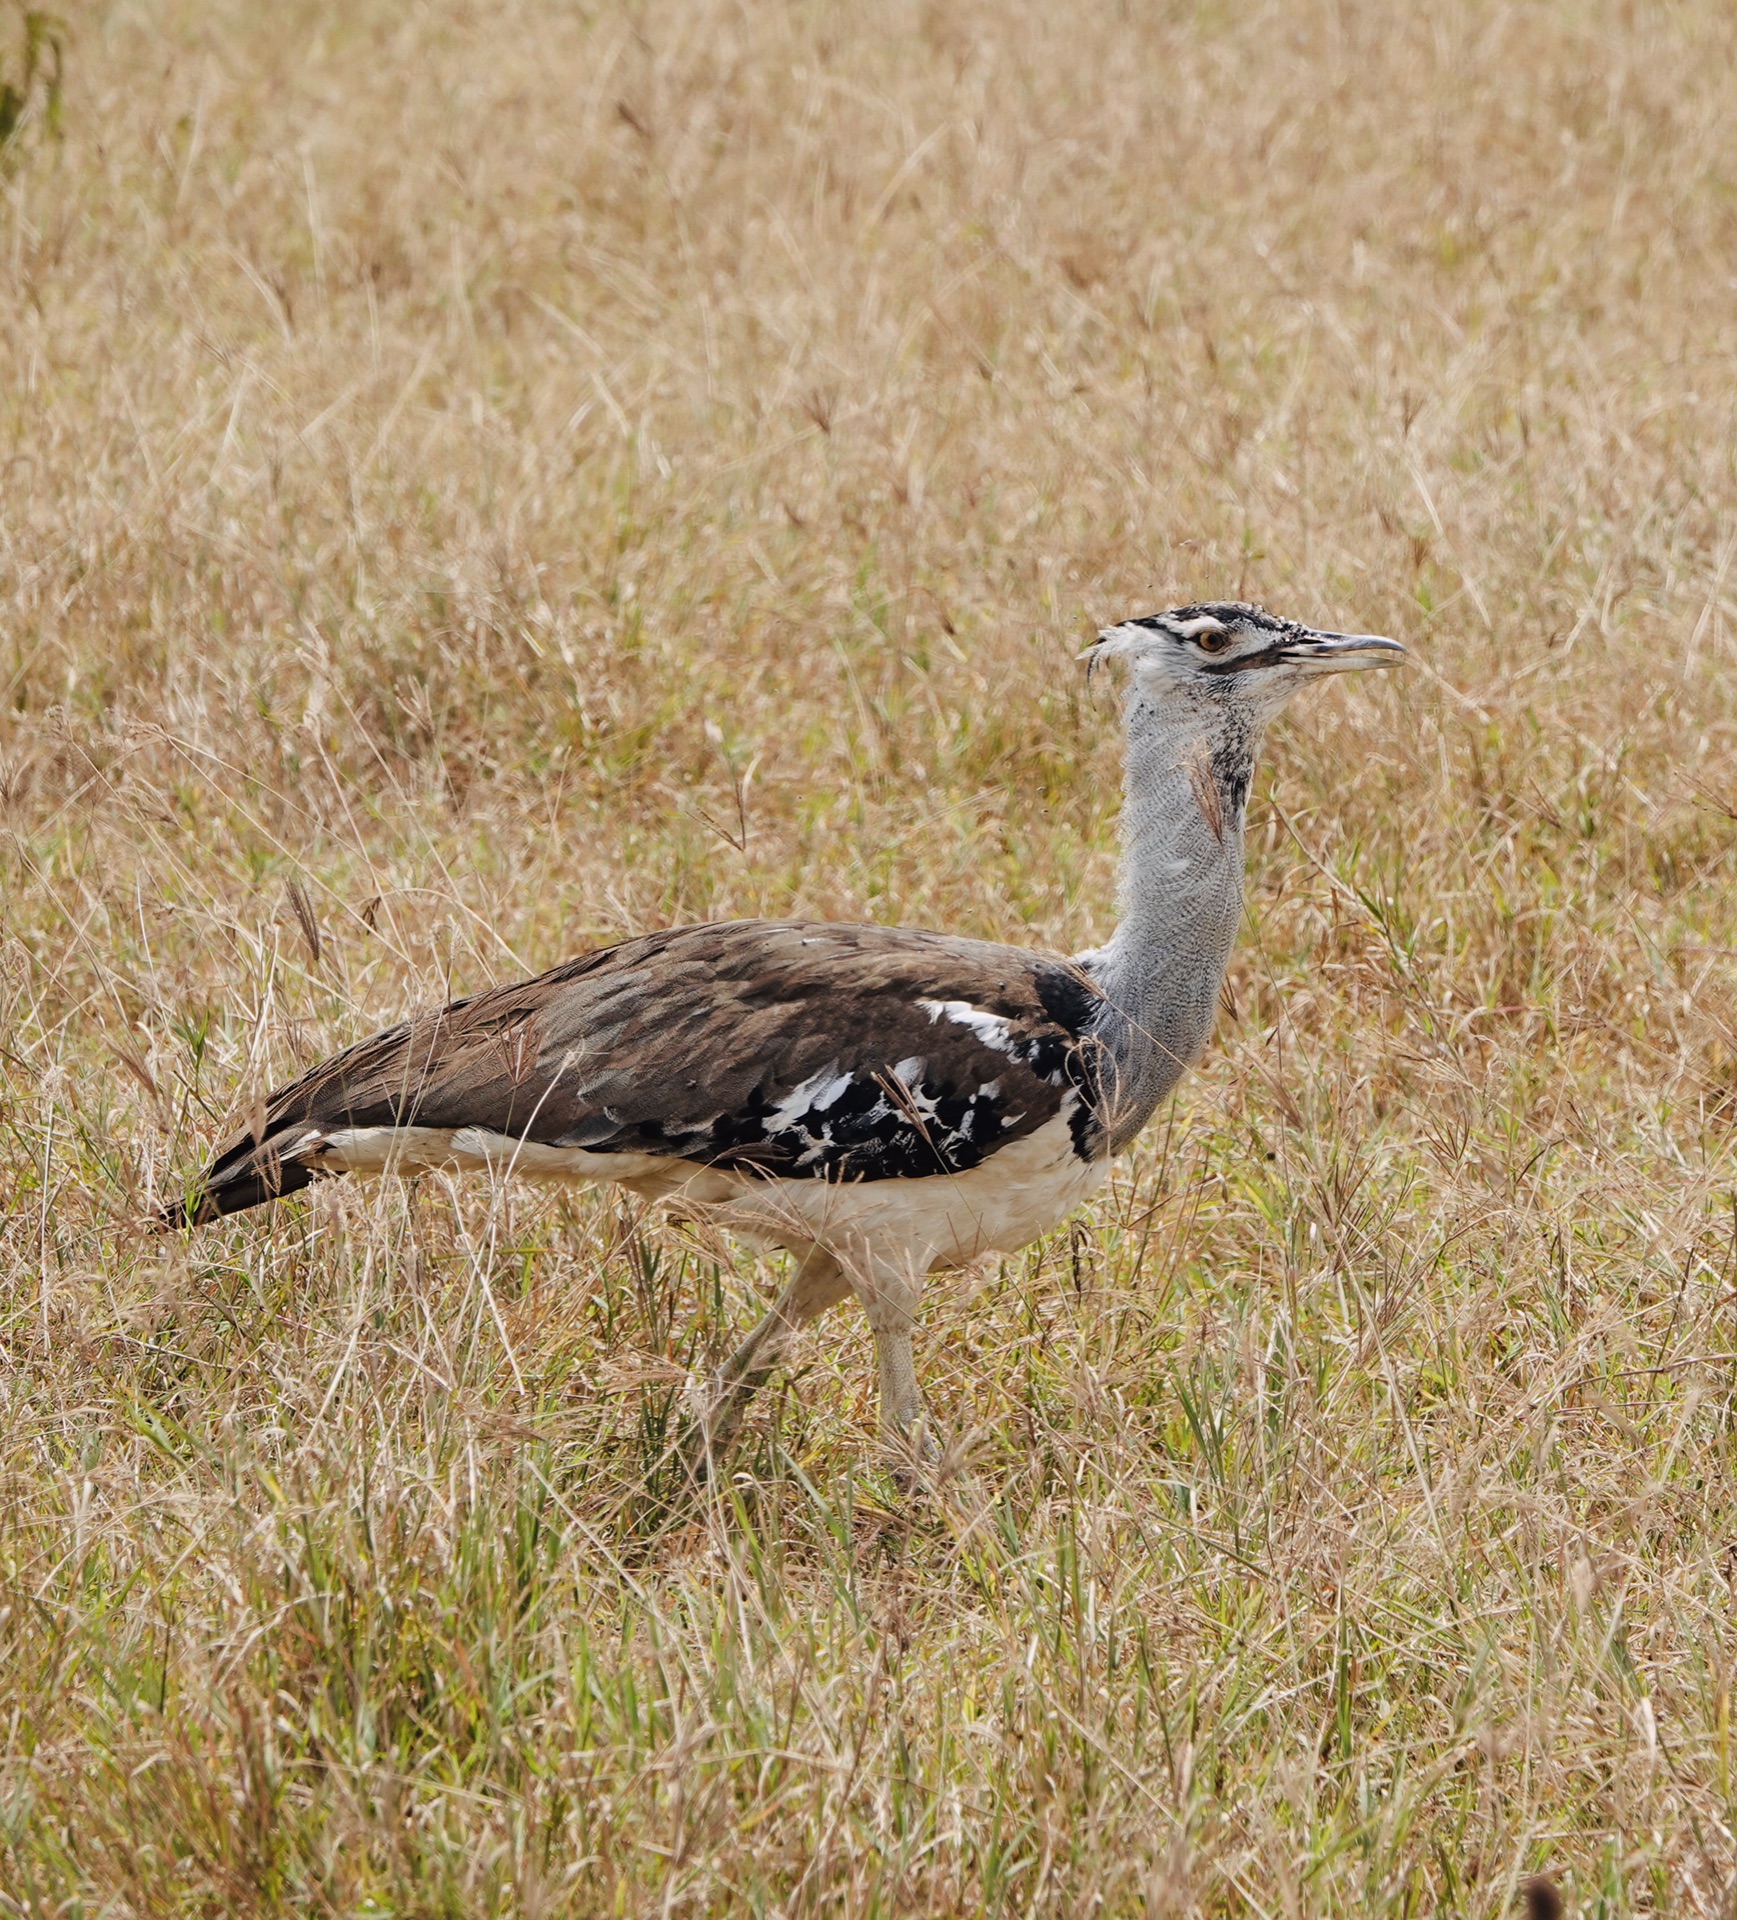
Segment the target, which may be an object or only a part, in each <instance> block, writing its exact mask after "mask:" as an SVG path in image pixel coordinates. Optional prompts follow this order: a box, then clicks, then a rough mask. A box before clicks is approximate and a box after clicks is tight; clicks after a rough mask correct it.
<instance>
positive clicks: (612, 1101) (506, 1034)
mask: <svg viewBox="0 0 1737 1920" xmlns="http://www.w3.org/2000/svg"><path fill="white" fill-rule="evenodd" d="M1406 657H1407V649H1406V648H1405V647H1404V646H1403V645H1402V644H1401V643H1400V642H1398V641H1396V640H1392V639H1389V638H1387V637H1385V636H1383V635H1379V634H1362V633H1340V632H1333V631H1327V630H1320V629H1316V628H1312V627H1309V626H1305V625H1303V624H1301V623H1300V622H1297V621H1294V620H1287V619H1282V618H1279V617H1278V616H1276V615H1274V614H1271V613H1268V612H1266V611H1265V610H1264V609H1262V608H1260V607H1258V606H1253V605H1249V604H1246V603H1244V602H1240V601H1234V602H1233V601H1214V602H1201V603H1198V604H1194V605H1190V606H1183V607H1175V608H1171V609H1170V610H1168V611H1166V612H1162V613H1154V614H1144V615H1137V616H1134V617H1131V618H1127V619H1124V620H1122V621H1120V622H1119V623H1118V624H1116V625H1114V626H1110V627H1106V628H1104V629H1103V630H1102V631H1101V632H1100V633H1099V634H1098V636H1097V638H1096V639H1095V640H1094V641H1093V642H1092V643H1091V644H1090V645H1089V646H1088V647H1087V648H1086V649H1085V650H1084V651H1083V652H1082V653H1081V654H1080V655H1079V658H1080V659H1081V660H1083V661H1084V662H1085V663H1086V676H1087V681H1088V684H1089V683H1090V681H1091V680H1092V678H1093V676H1094V675H1095V674H1096V673H1097V672H1098V671H1099V670H1100V669H1102V668H1104V667H1106V666H1108V665H1109V664H1110V663H1112V662H1115V663H1119V664H1120V667H1121V668H1122V669H1125V673H1126V681H1125V694H1124V700H1123V721H1124V733H1125V746H1124V761H1123V801H1122V813H1121V840H1122V860H1121V877H1120V911H1119V918H1118V921H1117V924H1116V927H1115V930H1114V932H1113V933H1112V935H1111V937H1110V939H1109V940H1108V941H1107V942H1106V943H1105V944H1104V945H1102V946H1099V947H1094V948H1091V949H1089V950H1088V951H1085V952H1080V953H1074V954H1060V953H1050V952H1045V951H1042V950H1038V949H1032V948H1027V947H1022V946H1013V945H1000V944H995V943H992V942H989V941H983V940H975V939H966V938H961V937H959V936H956V935H953V934H949V933H943V932H934V931H927V930H922V929H916V928H909V927H900V926H887V925H854V924H848V923H838V922H826V921H809V920H738V921H725V922H713V923H706V924H700V925H693V926H684V927H678V928H674V929H669V930H663V931H658V932H652V933H646V934H641V935H640V936H638V937H637V938H633V939H627V940H623V941H621V942H619V943H618V944H615V945H610V946H604V947H601V948H598V949H595V950H593V951H590V952H586V953H582V954H580V955H579V956H578V957H577V958H575V959H571V960H568V961H567V962H565V963H564V964H563V965H560V966H557V967H555V968H553V969H552V970H551V971H549V972H546V973H543V974H539V975H538V976H536V977H535V978H533V979H528V980H521V981H515V982H511V983H508V984H506V985H502V986H497V987H493V988H491V989H489V990H487V991H485V992H481V993H476V994H472V995H469V996H466V997H465V998H462V999H457V1000H454V1001H452V1002H451V1003H450V1004H448V1005H446V1006H443V1007H439V1008H436V1009H434V1010H432V1011H425V1012H421V1013H417V1014H415V1015H413V1016H412V1017H411V1018H409V1019H406V1020H404V1021H403V1022H401V1023H400V1024H399V1025H396V1026H393V1027H390V1028H388V1029H386V1030H385V1031H383V1032H381V1033H377V1034H375V1035H373V1036H372V1037H371V1038H369V1039H365V1040H362V1041H360V1042H358V1043H357V1044H356V1045H354V1046H351V1047H348V1048H346V1049H345V1050H344V1051H342V1052H340V1053H336V1054H334V1055H332V1056H331V1057H329V1058H327V1059H325V1060H322V1061H320V1062H319V1063H318V1064H317V1065H315V1066H313V1067H312V1068H310V1069H309V1070H308V1071H307V1072H305V1073H303V1074H302V1075H301V1076H300V1077H299V1078H297V1079H295V1080H292V1081H291V1082H290V1083H289V1084H288V1085H286V1086H283V1087H280V1088H278V1089H277V1090H276V1091H275V1092H273V1093H271V1094H270V1095H269V1096H268V1097H267V1098H266V1099H265V1101H264V1103H263V1107H260V1106H256V1107H255V1117H254V1120H253V1123H252V1124H251V1125H250V1126H248V1127H246V1128H244V1129H243V1130H241V1131H240V1132H238V1133H236V1134H235V1135H234V1136H233V1137H232V1138H230V1139H229V1140H227V1141H225V1142H224V1143H223V1144H222V1146H221V1147H220V1148H219V1149H218V1150H217V1152H216V1153H215V1156H214V1157H213V1158H212V1160H211V1162H210V1164H209V1166H208V1167H207V1168H206V1169H205V1171H204V1173H203V1174H202V1175H200V1176H199V1177H198V1178H197V1179H196V1180H195V1181H194V1182H193V1183H192V1184H191V1185H190V1187H189V1188H188V1189H187V1191H186V1192H185V1193H184V1195H183V1196H182V1198H180V1199H179V1200H177V1201H175V1202H174V1203H173V1204H171V1205H169V1206H167V1207H165V1208H164V1209H163V1210H162V1212H161V1213H160V1214H159V1216H158V1218H159V1221H160V1223H161V1224H163V1225H164V1226H167V1227H173V1228H182V1229H186V1228H191V1227H194V1226H198V1225H200V1224H202V1223H204V1222H207V1221H210V1220H214V1219H216V1218H218V1217H220V1216H222V1215H226V1214H231V1213H235V1212H238V1211H240V1210H241V1209H243V1208H248V1207H254V1206H258V1205H260V1204H262V1203H264V1202H267V1201H271V1200H275V1199H277V1198H278V1197H280V1196H282V1195H284V1194H288V1193H291V1192H294V1191H296V1190H297V1189H299V1188H302V1187H306V1186H307V1185H309V1184H310V1183H311V1182H313V1181H315V1180H318V1179H321V1178H324V1177H328V1176H333V1175H338V1174H343V1173H355V1174H364V1173H379V1172H383V1171H389V1170H395V1171H398V1172H402V1173H415V1172H422V1171H430V1170H437V1169H456V1170H461V1171H463V1170H476V1171H488V1172H493V1173H496V1174H522V1175H529V1176H534V1177H541V1178H549V1179H556V1180H564V1181H572V1182H581V1183H597V1182H611V1181H613V1182H616V1183H618V1184H619V1185H620V1186H622V1187H624V1188H627V1189H629V1190H631V1191H633V1192H635V1193H637V1194H639V1195H642V1196H644V1197H646V1198H648V1199H652V1200H660V1201H664V1202H668V1203H672V1204H674V1205H676V1206H677V1207H679V1208H680V1209H681V1210H682V1211H684V1212H685V1213H687V1214H688V1215H690V1216H692V1215H693V1214H696V1213H699V1214H704V1215H707V1216H710V1217H711V1218H712V1219H714V1220H716V1221H717V1222H718V1223H720V1224H721V1225H723V1226H724V1227H725V1228H727V1229H729V1230H731V1231H732V1232H734V1233H736V1234H738V1235H740V1236H742V1237H744V1238H745V1239H746V1240H747V1241H748V1242H749V1243H751V1244H756V1245H759V1246H761V1247H766V1248H771V1249H782V1250H783V1251H785V1252H787V1253H788V1254H790V1255H791V1256H792V1259H793V1270H792V1272H791V1275H790V1278H789V1280H788V1282H787V1284H786V1285H785V1286H784V1289H783V1291H782V1293H781V1294H780V1295H779V1296H778V1298H777V1299H776V1301H775V1303H774V1304H773V1305H772V1307H771V1308H770V1310H769V1311H768V1312H767V1313H766V1314H765V1316H764V1318H763V1319H762V1320H761V1321H760V1322H759V1324H758V1325H757V1326H756V1327H754V1329H753V1330H752V1331H751V1332H750V1333H749V1334H748V1335H747V1337H746V1338H745V1339H744V1340H742V1342H741V1343H740V1345H739V1346H738V1347H737V1348H736V1349H735V1351H734V1352H733V1353H732V1354H731V1355H730V1357H729V1358H728V1359H727V1360H726V1361H725V1362H724V1364H723V1366H722V1367H721V1368H719V1369H717V1370H716V1372H715V1373H713V1374H712V1375H711V1376H710V1377H709V1379H707V1380H704V1381H702V1382H699V1383H698V1384H697V1387H696V1391H695V1393H694V1395H693V1399H692V1410H691V1418H690V1422H689V1427H688V1438H687V1441H686V1443H685V1444H686V1447H687V1451H688V1456H689V1458H690V1460H691V1462H692V1463H693V1464H694V1465H695V1470H696V1472H699V1473H702V1474H703V1473H704V1472H706V1471H709V1470H710V1467H711V1464H712V1463H713V1462H715V1461H716V1460H717V1459H719V1458H721V1457H722V1455H723V1452H724V1450H725V1448H726V1447H727V1446H728V1445H729V1443H730V1441H731V1439H732V1437H733V1436H734V1434H735V1433H736V1431H737V1429H738V1426H739V1423H740V1420H741V1417H742V1414H743V1412H744V1410H745V1408H746V1407H747V1405H748V1403H749V1401H750V1400H751V1398H752V1396H753V1394H754V1392H755V1391H756V1390H757V1388H758V1387H759V1386H760V1385H761V1384H762V1383H763V1382H764V1381H765V1380H766V1379H767V1377H768V1376H769V1375H770V1373H771V1372H772V1371H773V1370H774V1368H775V1367H776V1366H777V1365H779V1364H780V1363H781V1361H782V1360H783V1358H784V1357H785V1356H786V1354H787V1352H788V1349H789V1347H790V1345H791V1342H792V1340H793V1337H794V1336H795V1334H796V1333H797V1331H798V1330H799V1329H800V1328H802V1327H804V1326H805V1325H806V1324H807V1323H808V1322H810V1321H812V1320H813V1319H814V1318H815V1317H816V1316H818V1315H819V1314H821V1313H823V1312H824V1311H825V1310H826V1309H827V1308H828V1307H831V1306H833V1305H834V1304H836V1303H838V1302H839V1301H842V1300H843V1299H845V1298H846V1297H847V1296H848V1295H851V1294H854V1295H855V1296H856V1298H857V1299H858V1300H859V1301H860V1302H861V1305H862V1307H863V1309H864V1311H865V1313H866V1316H867V1319H868V1324H869V1327H870V1329H871V1331H872V1333H873V1336H874V1346H875V1355H876V1366H877V1372H878V1376H879V1379H878V1385H879V1396H880V1422H881V1429H882V1432H883V1434H885V1436H886V1437H887V1439H888V1441H889V1442H890V1443H891V1444H892V1445H893V1446H894V1447H895V1448H899V1449H902V1450H903V1452H902V1457H904V1458H905V1459H906V1460H913V1459H915V1458H917V1457H919V1456H921V1455H927V1457H929V1458H930V1459H933V1458H934V1457H935V1456H936V1453H937V1451H938V1449H937V1447H936V1443H935V1438H934V1431H933V1428H932V1426H931V1425H930V1423H929V1422H928V1421H927V1418H926V1415H925V1409H924V1402H923V1397H922V1393H921V1390H920V1387H919V1385H918V1381H917V1375H916V1368H915V1364H914V1359H913V1352H912V1336H913V1331H914V1327H915V1323H916V1318H917V1312H918V1306H919V1302H920V1297H921V1293H922V1289H923V1284H924V1281H925V1278H926V1277H927V1276H928V1275H929V1274H930V1273H932V1272H935V1271H937V1270H942V1269H948V1268H959V1267H970V1266H972V1265H975V1264H976V1263H978V1262H980V1261H982V1260H983V1259H984V1258H985V1257H987V1256H988V1255H990V1254H996V1253H999V1254H1008V1253H1014V1252H1017V1251H1018V1250H1019V1249H1020V1248H1022V1247H1024V1246H1027V1245H1029V1244H1030V1243H1032V1242H1033V1241H1035V1240H1037V1239H1039V1238H1041V1237H1042V1236H1043V1235H1044V1234H1046V1233H1048V1232H1050V1231H1051V1230H1052V1229H1053V1228H1055V1227H1056V1226H1058V1225H1059V1224H1061V1222H1062V1221H1064V1220H1065V1219H1066V1218H1067V1217H1068V1216H1069V1215H1070V1214H1071V1213H1073V1212H1074V1211H1075V1210H1076V1209H1077V1208H1078V1207H1080V1206H1081V1205H1082V1204H1083V1203H1084V1202H1085V1201H1087V1200H1088V1199H1089V1198H1090V1197H1091V1195H1092V1194H1093V1193H1094V1192H1095V1191H1096V1189H1097V1188H1098V1187H1099V1186H1100V1185H1101V1184H1102V1183H1103V1181H1104V1178H1105V1175H1106V1172H1107V1170H1108V1168H1109V1165H1110V1163H1111V1161H1112V1160H1113V1159H1114V1158H1115V1156H1117V1155H1118V1154H1120V1153H1122V1152H1123V1151H1124V1150H1125V1149H1126V1148H1127V1147H1128V1146H1129V1145H1130V1144H1131V1143H1132V1142H1133V1141H1134V1139H1135V1138H1136V1136H1137V1135H1138V1134H1139V1133H1140V1131H1141V1129H1142V1128H1143V1127H1144V1126H1145V1125H1146V1123H1147V1121H1148V1120H1149V1119H1150V1118H1151V1116H1152V1114H1153V1113H1154V1112H1155V1111H1156V1110H1157V1108H1158V1107H1159V1105H1160V1104H1161V1103H1162V1102H1163V1101H1164V1100H1165V1099H1166V1098H1167V1097H1168V1096H1169V1094H1170V1093H1171V1091H1172V1090H1173V1089H1174V1088H1175V1086H1176V1085H1177V1083H1178V1081H1179V1080H1180V1079H1181V1078H1182V1076H1183V1074H1184V1073H1185V1072H1186V1071H1187V1070H1188V1069H1189V1068H1190V1067H1191V1066H1193V1065H1194V1064H1195V1063H1196V1062H1197V1061H1198V1060H1199V1059H1200V1057H1201V1055H1202V1054H1203V1053H1204V1051H1205V1049H1206V1047H1207V1044H1208V1041H1209V1038H1210V1035H1211V1032H1212V1027H1213V1022H1214V1018H1215V1016H1216V1013H1217V1009H1218V1005H1219V997H1220V992H1221V989H1222V986H1223V982H1224V976H1225V971H1226V968H1227V966H1228V964H1229V960H1230V955H1231V951H1232V947H1233V944H1234V942H1235V938H1236V933H1237V928H1238V924H1239V922H1240V920H1241V916H1242V909H1243V869H1244V858H1243V836H1244V819H1245V812H1246V808H1247V803H1248V795H1249V784H1250V780H1251V778H1252V776H1253V772H1254V767H1255V760H1256V755H1257V753H1258V751H1259V748H1260V744H1261V740H1262V737H1263V735H1264V733H1265V730H1266V728H1267V726H1268V724H1269V722H1271V721H1272V719H1273V718H1274V717H1275V716H1276V715H1277V713H1278V712H1279V711H1280V709H1281V708H1282V707H1283V706H1284V705H1285V704H1286V702H1287V701H1288V700H1289V699H1290V698H1291V697H1292V695H1293V694H1295V693H1297V692H1298V691H1299V690H1300V689H1301V688H1302V687H1304V686H1306V685H1308V684H1309V683H1310V682H1312V681H1315V680H1318V679H1322V678H1325V677H1327V676H1329V675H1333V674H1338V673H1342V672H1345V671H1347V670H1350V669H1357V668H1373V667H1388V666H1393V665H1396V664H1398V663H1400V662H1402V661H1403V660H1404V659H1405V658H1406Z"/></svg>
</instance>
